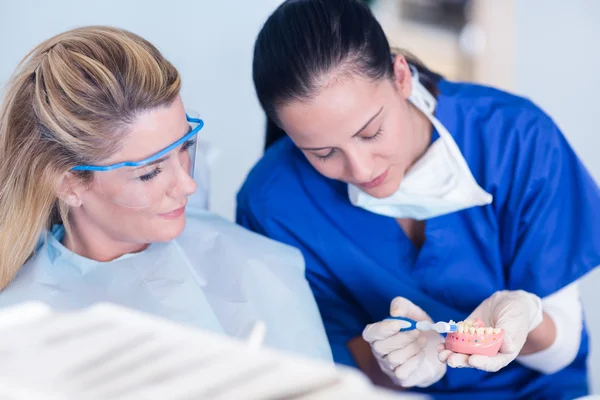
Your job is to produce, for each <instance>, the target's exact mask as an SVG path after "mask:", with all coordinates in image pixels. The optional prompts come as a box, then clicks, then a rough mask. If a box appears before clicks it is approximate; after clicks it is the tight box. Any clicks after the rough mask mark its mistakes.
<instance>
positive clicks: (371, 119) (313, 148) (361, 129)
mask: <svg viewBox="0 0 600 400" xmlns="http://www.w3.org/2000/svg"><path fill="white" fill-rule="evenodd" d="M382 111H383V106H381V108H380V109H379V111H377V112H376V113H375V115H373V116H372V117H371V118H369V120H368V121H367V122H366V123H365V124H364V125H363V126H362V127H361V128H360V129H359V130H358V131H357V132H356V133H355V134H354V135H352V137H356V136H358V135H360V133H361V132H362V131H364V130H365V128H366V127H367V126H369V124H370V123H371V122H373V120H374V119H375V118H377V116H378V115H379V114H381V112H382ZM330 148H331V146H328V147H301V149H302V150H308V151H319V150H326V149H330Z"/></svg>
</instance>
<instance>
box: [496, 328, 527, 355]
mask: <svg viewBox="0 0 600 400" xmlns="http://www.w3.org/2000/svg"><path fill="white" fill-rule="evenodd" d="M523 344H525V343H523ZM516 347H517V346H516V344H515V341H514V339H513V338H512V335H509V334H508V332H506V331H505V332H504V341H503V342H502V346H500V353H503V354H512V353H514V352H515V351H516V350H517V348H516ZM521 347H522V346H521ZM519 350H520V349H519Z"/></svg>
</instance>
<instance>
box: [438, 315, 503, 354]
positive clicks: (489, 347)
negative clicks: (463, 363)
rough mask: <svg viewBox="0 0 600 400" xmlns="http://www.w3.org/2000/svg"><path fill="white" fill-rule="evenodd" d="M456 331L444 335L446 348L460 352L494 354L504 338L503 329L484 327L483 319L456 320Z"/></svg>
mask: <svg viewBox="0 0 600 400" xmlns="http://www.w3.org/2000/svg"><path fill="white" fill-rule="evenodd" d="M456 325H457V328H456V332H452V333H449V334H448V335H447V336H446V344H445V346H446V349H447V350H450V351H453V352H455V353H462V354H481V355H484V356H490V357H491V356H495V355H496V354H497V353H498V350H500V346H501V345H502V342H503V340H504V330H502V329H498V328H493V327H490V326H488V327H486V326H485V324H484V323H483V321H481V320H480V319H476V320H475V321H469V320H465V321H461V322H458V323H457V324H456Z"/></svg>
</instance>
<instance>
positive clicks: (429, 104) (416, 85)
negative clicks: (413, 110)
mask: <svg viewBox="0 0 600 400" xmlns="http://www.w3.org/2000/svg"><path fill="white" fill-rule="evenodd" d="M408 67H409V68H410V71H411V80H412V92H411V94H410V97H409V98H408V100H409V101H410V102H411V103H413V104H414V105H415V107H417V108H418V109H419V110H421V111H422V112H423V113H425V114H428V115H432V114H433V111H434V110H435V106H436V104H437V101H436V100H435V97H433V95H432V94H431V93H429V90H427V89H426V88H425V86H423V85H422V84H421V81H419V71H418V70H417V68H416V67H415V66H414V65H412V64H408Z"/></svg>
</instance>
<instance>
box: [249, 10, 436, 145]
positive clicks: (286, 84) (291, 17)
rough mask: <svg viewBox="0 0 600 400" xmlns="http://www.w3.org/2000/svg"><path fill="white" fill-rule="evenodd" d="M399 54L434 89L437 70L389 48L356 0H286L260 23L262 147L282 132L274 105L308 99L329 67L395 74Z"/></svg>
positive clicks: (256, 74)
mask: <svg viewBox="0 0 600 400" xmlns="http://www.w3.org/2000/svg"><path fill="white" fill-rule="evenodd" d="M396 54H401V55H403V56H404V57H405V58H406V60H407V62H408V63H409V64H411V65H413V66H414V67H416V68H417V70H418V71H419V77H420V81H421V83H422V84H423V85H424V86H425V87H426V88H427V89H428V90H429V91H430V92H431V93H432V94H433V95H434V96H436V95H437V85H436V82H437V81H438V80H439V79H440V78H441V76H440V75H438V74H436V73H434V72H432V71H430V70H429V69H428V68H427V67H426V66H425V65H424V64H423V63H422V62H420V61H419V60H418V59H417V58H416V57H414V56H413V55H411V54H409V53H408V52H406V51H404V50H399V49H392V48H390V44H389V42H388V40H387V38H386V36H385V34H384V32H383V29H382V28H381V25H380V24H379V23H378V22H377V20H376V19H375V16H374V15H373V14H372V13H371V10H370V9H369V8H368V6H367V5H365V4H364V3H363V2H361V1H359V0H287V1H285V2H284V3H283V4H282V5H280V6H279V7H278V8H277V9H276V10H275V11H274V12H273V14H271V16H270V17H269V18H268V20H267V21H266V22H265V24H264V26H263V28H262V29H261V31H260V33H259V35H258V38H257V40H256V43H255V47H254V61H253V80H254V86H255V89H256V94H257V96H258V99H259V101H260V104H261V106H262V108H263V110H264V111H265V114H266V117H267V126H266V137H265V149H267V148H268V147H269V146H271V145H272V144H273V143H275V142H276V141H277V140H278V139H280V138H281V137H283V136H285V132H284V131H283V130H282V129H281V127H280V126H279V121H278V117H277V108H278V107H279V106H282V105H285V104H288V103H290V102H292V101H298V100H299V101H302V100H306V99H310V98H311V97H312V96H314V95H315V93H317V91H318V90H319V89H320V85H321V83H322V78H323V76H324V75H325V74H327V73H329V72H330V71H332V70H334V69H336V68H341V69H343V71H342V72H345V73H352V74H356V75H359V76H362V77H365V78H368V79H372V80H380V79H393V75H394V72H393V65H392V64H393V56H394V55H396Z"/></svg>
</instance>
